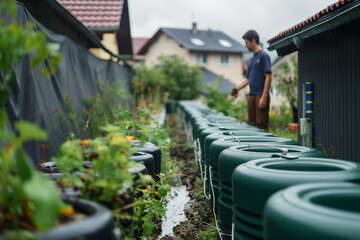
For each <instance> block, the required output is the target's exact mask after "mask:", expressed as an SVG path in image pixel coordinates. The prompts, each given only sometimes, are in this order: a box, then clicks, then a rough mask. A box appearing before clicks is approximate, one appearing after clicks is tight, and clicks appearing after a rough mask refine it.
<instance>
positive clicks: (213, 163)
mask: <svg viewBox="0 0 360 240" xmlns="http://www.w3.org/2000/svg"><path fill="white" fill-rule="evenodd" d="M253 134H258V133H253ZM268 134H271V133H268ZM217 135H220V134H217V133H214V134H211V135H209V136H207V137H206V139H205V140H206V144H205V152H206V155H205V156H206V164H210V167H211V173H209V174H212V175H211V180H212V187H213V189H210V194H211V198H212V197H213V195H212V192H214V196H215V197H214V201H210V203H211V207H212V203H213V202H215V211H216V212H217V210H218V197H219V189H220V186H219V168H218V158H219V155H220V153H221V152H222V151H223V150H225V149H227V148H230V147H233V146H240V145H245V146H246V145H247V144H254V143H256V144H260V145H263V144H264V145H279V144H280V145H299V144H298V142H295V141H293V140H291V139H288V138H279V137H276V136H275V135H269V136H273V137H269V136H268V135H258V136H241V135H240V136H239V135H238V136H236V137H224V138H217V140H215V141H211V140H213V139H216V136H217ZM209 144H210V145H209Z"/></svg>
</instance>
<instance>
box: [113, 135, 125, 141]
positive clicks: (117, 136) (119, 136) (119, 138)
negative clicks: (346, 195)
mask: <svg viewBox="0 0 360 240" xmlns="http://www.w3.org/2000/svg"><path fill="white" fill-rule="evenodd" d="M122 138H123V137H122V136H121V135H115V136H113V138H112V140H113V141H120V140H122Z"/></svg>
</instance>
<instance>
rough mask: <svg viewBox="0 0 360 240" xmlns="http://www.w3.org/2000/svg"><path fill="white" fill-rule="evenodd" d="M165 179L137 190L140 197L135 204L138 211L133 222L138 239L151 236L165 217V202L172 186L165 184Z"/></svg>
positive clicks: (139, 186)
mask: <svg viewBox="0 0 360 240" xmlns="http://www.w3.org/2000/svg"><path fill="white" fill-rule="evenodd" d="M166 178H167V177H166ZM166 178H165V179H166ZM165 179H163V180H161V181H159V182H157V183H155V184H153V185H147V184H146V183H145V185H143V186H141V185H138V188H137V189H136V190H135V194H136V195H138V196H140V197H138V198H137V200H136V202H135V206H136V211H135V218H134V222H133V226H134V229H135V237H136V238H141V239H143V236H150V235H151V234H152V233H153V230H154V227H155V223H156V222H159V221H160V220H161V219H162V218H163V217H164V216H165V208H164V201H165V197H166V196H167V194H168V192H169V191H170V190H171V187H170V185H168V184H166V183H165V182H164V181H165Z"/></svg>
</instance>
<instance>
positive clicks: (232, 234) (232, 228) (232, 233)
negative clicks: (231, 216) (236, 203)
mask: <svg viewBox="0 0 360 240" xmlns="http://www.w3.org/2000/svg"><path fill="white" fill-rule="evenodd" d="M234 228H235V224H234V223H232V224H231V240H234V235H235V234H234V232H235V230H234Z"/></svg>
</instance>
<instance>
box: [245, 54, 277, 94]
mask: <svg viewBox="0 0 360 240" xmlns="http://www.w3.org/2000/svg"><path fill="white" fill-rule="evenodd" d="M247 67H248V70H247V72H246V78H247V79H249V85H250V92H249V95H262V93H263V91H264V84H265V73H271V61H270V56H269V54H267V53H266V52H265V51H263V50H260V51H259V52H257V53H256V54H255V55H254V56H253V57H252V58H250V59H249V61H248V62H247Z"/></svg>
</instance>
